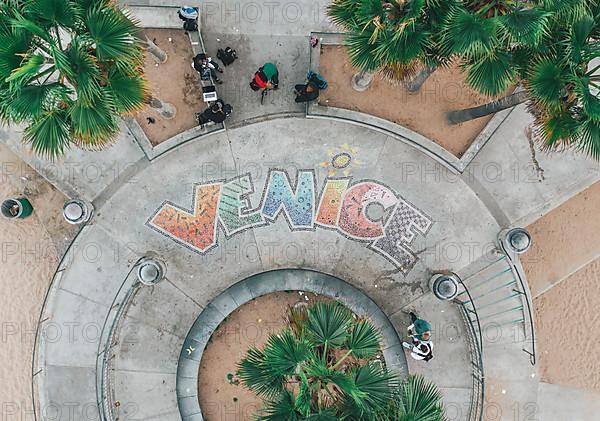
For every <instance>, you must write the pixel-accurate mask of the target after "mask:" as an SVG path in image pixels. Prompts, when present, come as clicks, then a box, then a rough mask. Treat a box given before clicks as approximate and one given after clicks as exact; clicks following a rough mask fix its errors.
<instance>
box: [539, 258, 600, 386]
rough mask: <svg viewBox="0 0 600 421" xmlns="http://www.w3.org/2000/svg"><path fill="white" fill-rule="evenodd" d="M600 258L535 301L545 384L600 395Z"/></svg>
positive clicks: (540, 356)
mask: <svg viewBox="0 0 600 421" xmlns="http://www.w3.org/2000/svg"><path fill="white" fill-rule="evenodd" d="M599 308H600V259H597V260H595V261H594V262H592V263H590V264H589V265H586V266H585V267H584V268H582V269H580V270H579V271H577V272H575V273H574V274H573V275H571V276H569V277H568V278H567V279H565V280H564V281H562V282H561V283H560V284H558V285H557V286H555V287H554V288H552V289H551V290H549V291H547V292H546V293H544V294H542V295H541V296H540V297H538V298H536V299H535V300H534V309H535V321H536V328H537V330H536V334H537V340H538V341H537V343H538V361H539V363H538V364H539V370H540V375H541V378H542V381H544V382H547V383H555V384H562V385H568V386H573V387H578V388H584V389H590V390H594V391H596V392H600V365H599V364H598V357H599V356H600V341H598V337H597V336H596V333H598V331H600V312H599V311H598V309H599Z"/></svg>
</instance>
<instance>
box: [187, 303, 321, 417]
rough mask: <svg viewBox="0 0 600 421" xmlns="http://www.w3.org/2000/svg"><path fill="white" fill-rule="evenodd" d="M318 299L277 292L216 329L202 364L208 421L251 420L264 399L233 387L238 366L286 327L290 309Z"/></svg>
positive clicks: (200, 384) (203, 400) (203, 404)
mask: <svg viewBox="0 0 600 421" xmlns="http://www.w3.org/2000/svg"><path fill="white" fill-rule="evenodd" d="M305 296H308V297H309V298H310V301H311V302H312V301H314V300H315V299H319V298H320V297H315V295H314V294H311V293H309V294H305V295H302V296H301V295H299V293H298V292H277V293H273V294H268V295H265V296H262V297H259V298H257V299H255V300H253V301H251V302H249V303H247V304H245V305H243V306H242V307H240V308H238V309H237V310H235V311H234V312H233V313H232V314H231V315H230V316H229V317H228V318H227V319H226V320H225V321H224V322H223V323H221V325H220V326H219V327H218V328H217V330H216V331H215V333H214V334H213V336H212V338H211V342H210V343H209V344H208V346H207V347H206V349H205V351H204V354H203V355H202V361H201V363H200V376H199V381H198V388H199V389H198V390H199V399H200V407H201V408H202V412H203V415H204V419H205V420H206V421H220V420H224V419H235V420H251V419H253V416H254V415H255V413H256V411H257V410H258V409H260V407H261V402H262V401H261V399H259V398H258V397H257V396H256V395H255V394H254V393H253V392H251V391H249V390H247V389H246V388H244V387H243V386H242V385H241V384H240V385H233V384H230V383H229V381H228V379H227V375H228V374H230V373H231V374H235V372H236V367H237V363H238V362H239V361H240V360H241V359H242V358H243V357H244V355H245V354H246V351H247V350H248V349H249V348H250V347H251V346H255V347H258V348H260V347H262V346H264V344H265V343H266V341H267V339H268V337H269V335H270V334H271V333H273V332H278V331H281V330H282V329H283V328H285V327H286V326H287V323H286V319H285V318H286V316H287V311H288V307H289V306H291V305H294V304H295V303H297V302H299V301H305V299H304V297H305Z"/></svg>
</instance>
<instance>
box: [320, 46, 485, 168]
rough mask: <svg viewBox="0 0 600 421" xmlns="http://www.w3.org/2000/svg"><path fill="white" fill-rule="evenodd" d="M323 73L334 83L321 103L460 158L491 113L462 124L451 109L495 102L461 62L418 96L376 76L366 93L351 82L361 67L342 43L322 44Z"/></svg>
mask: <svg viewBox="0 0 600 421" xmlns="http://www.w3.org/2000/svg"><path fill="white" fill-rule="evenodd" d="M319 72H320V73H321V74H322V75H323V76H324V77H325V79H326V80H327V81H328V83H329V87H328V88H327V90H325V91H323V92H322V93H321V96H320V98H319V103H320V104H321V105H328V106H332V107H339V108H346V109H349V110H354V111H360V112H363V113H366V114H371V115H374V116H377V117H381V118H384V119H386V120H389V121H393V122H395V123H397V124H399V125H402V126H404V127H407V128H409V129H411V130H413V131H415V132H417V133H419V134H421V135H423V136H425V137H427V138H429V139H431V140H433V141H434V142H435V143H437V144H438V145H440V146H442V147H443V148H445V149H446V150H448V151H449V152H451V153H452V154H454V155H456V156H458V157H460V156H462V154H463V153H464V152H465V151H466V150H467V149H468V147H469V145H471V143H472V142H473V140H475V138H476V137H477V135H478V134H479V133H480V132H481V130H483V128H484V127H485V126H486V124H487V123H488V122H489V121H490V119H491V118H492V116H486V117H482V118H479V119H476V120H471V121H468V122H465V123H462V124H457V125H451V124H449V123H448V122H447V121H446V117H445V115H446V113H447V112H448V111H453V110H460V109H463V108H469V107H473V106H476V105H480V104H484V103H487V102H489V101H490V98H488V97H486V96H484V95H481V94H479V93H477V92H475V91H473V90H472V89H470V88H468V87H467V86H466V84H465V82H464V74H463V73H462V72H461V71H460V69H459V68H458V67H457V66H454V67H450V68H448V69H439V70H437V71H436V72H435V73H434V74H433V75H432V76H431V77H430V78H429V79H428V80H427V81H426V82H425V84H424V85H423V87H422V88H421V90H420V92H418V93H417V94H413V95H411V94H409V93H408V92H407V91H406V90H405V89H404V87H403V86H401V85H394V84H392V83H390V82H388V81H385V80H382V79H381V78H380V77H379V76H376V77H375V80H374V81H373V82H372V85H371V86H370V87H369V89H367V90H366V91H365V92H356V91H354V90H353V89H352V86H351V84H350V80H351V78H352V75H354V74H355V73H356V72H357V71H356V70H355V69H354V68H353V67H352V65H351V64H350V62H349V61H348V56H347V54H346V51H345V49H344V47H342V46H323V47H322V50H321V59H320V63H319Z"/></svg>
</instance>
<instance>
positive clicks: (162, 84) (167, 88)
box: [135, 29, 206, 146]
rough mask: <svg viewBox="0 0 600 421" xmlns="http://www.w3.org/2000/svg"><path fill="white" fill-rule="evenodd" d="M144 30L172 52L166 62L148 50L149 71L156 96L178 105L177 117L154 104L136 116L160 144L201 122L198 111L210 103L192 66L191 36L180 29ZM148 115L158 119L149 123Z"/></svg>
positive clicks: (165, 49)
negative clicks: (164, 115)
mask: <svg viewBox="0 0 600 421" xmlns="http://www.w3.org/2000/svg"><path fill="white" fill-rule="evenodd" d="M144 33H145V34H146V35H147V36H148V38H150V39H151V40H155V41H154V42H155V44H156V45H158V46H159V48H161V49H162V50H163V51H165V52H166V53H167V55H168V59H167V61H166V62H165V63H163V64H160V65H158V66H157V65H156V62H155V61H154V59H153V58H152V55H151V54H146V61H145V66H144V69H145V72H146V79H147V80H148V83H149V89H150V92H151V94H152V96H154V97H156V98H159V99H160V100H162V101H163V102H168V103H170V104H172V105H174V106H175V108H176V110H177V112H176V114H175V117H174V118H172V119H170V120H165V119H163V118H161V117H160V115H159V113H158V112H157V111H156V110H154V109H153V108H150V107H146V108H145V109H143V110H142V111H140V112H138V113H137V114H136V116H135V119H136V120H137V122H138V123H139V124H140V126H142V129H143V130H144V133H146V136H147V137H148V139H149V140H150V143H152V145H154V146H156V145H158V144H160V143H161V142H164V141H165V140H168V139H170V138H171V137H173V136H175V135H177V134H179V133H182V132H184V131H186V130H189V129H191V128H193V127H196V126H197V125H198V122H197V121H196V117H195V113H197V112H201V111H203V110H204V109H205V108H206V106H205V104H204V102H203V101H202V90H201V88H200V78H199V76H198V72H196V71H195V70H194V69H192V65H191V63H192V59H193V58H194V53H193V51H192V45H191V44H190V39H189V37H188V35H187V34H186V33H185V31H183V30H180V29H146V30H144ZM169 38H170V39H171V41H169ZM147 117H152V118H154V119H155V120H156V122H155V123H154V124H148V121H147V120H146V118H147Z"/></svg>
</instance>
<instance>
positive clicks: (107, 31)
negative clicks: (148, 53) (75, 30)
mask: <svg viewBox="0 0 600 421" xmlns="http://www.w3.org/2000/svg"><path fill="white" fill-rule="evenodd" d="M85 24H86V26H87V28H88V30H89V36H90V38H91V39H92V40H93V41H94V42H95V44H96V53H97V55H98V59H100V60H102V61H105V60H121V59H122V58H123V57H129V56H130V55H131V54H132V52H134V51H135V50H136V49H137V48H138V45H137V43H136V40H135V38H134V35H135V34H136V33H137V32H138V31H139V29H138V28H137V27H136V26H135V23H134V22H133V21H132V20H131V19H130V17H129V16H126V15H124V14H123V12H121V11H120V10H118V9H116V8H114V7H107V6H104V5H102V4H100V5H99V6H96V7H93V8H92V9H91V10H90V11H89V12H88V15H87V16H86V19H85Z"/></svg>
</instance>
